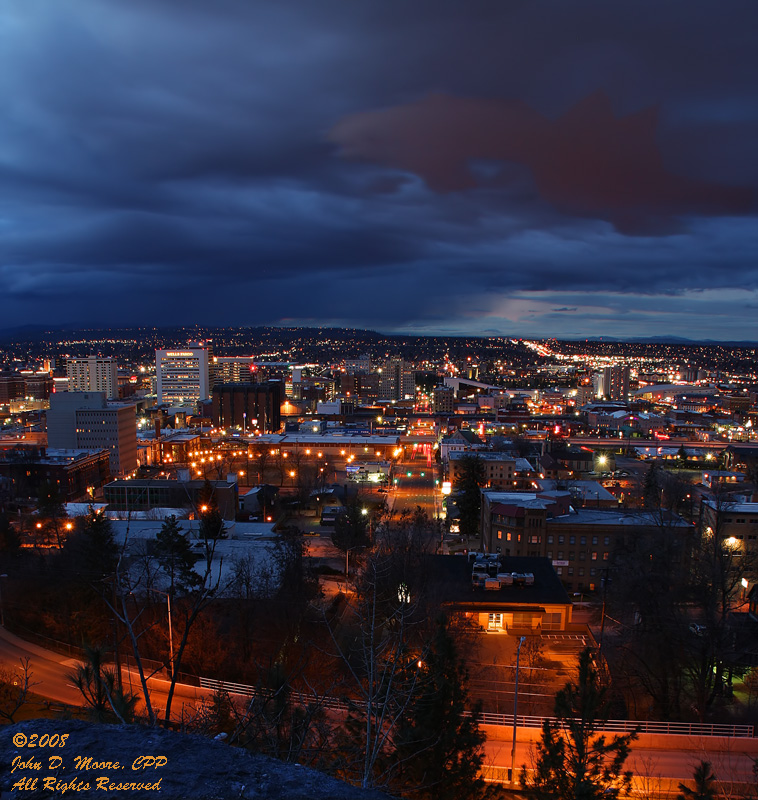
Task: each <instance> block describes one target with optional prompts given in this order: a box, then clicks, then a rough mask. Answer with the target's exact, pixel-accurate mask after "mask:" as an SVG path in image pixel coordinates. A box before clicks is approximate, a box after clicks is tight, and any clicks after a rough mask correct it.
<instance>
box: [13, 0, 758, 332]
mask: <svg viewBox="0 0 758 800" xmlns="http://www.w3.org/2000/svg"><path fill="white" fill-rule="evenodd" d="M756 41H758V3H756V2H755V0H747V1H746V2H730V1H729V0H727V1H726V2H722V3H715V2H701V3H692V2H676V1H673V0H672V2H660V0H656V1H655V2H639V0H637V1H635V2H625V1H624V0H613V2H609V1H608V0H602V1H600V0H598V2H583V1H582V0H572V2H558V1H556V2H550V3H548V2H540V1H539V0H524V1H523V2H521V1H519V0H497V2H477V1H476V0H473V1H472V2H463V0H460V1H459V2H456V3H452V2H444V0H433V1H430V2H423V1H422V0H413V1H412V2H404V1H403V2H401V0H382V1H381V2H379V0H368V1H367V2H345V1H344V0H341V1H340V2H330V1H329V0H316V1H315V2H314V0H276V1H273V0H270V1H269V0H255V1H254V2H253V0H249V1H248V0H239V2H231V1H227V0H213V2H210V1H209V0H180V2H177V0H119V1H118V2H117V1H116V0H54V1H51V0H23V2H17V0H0V119H1V120H2V122H1V124H0V286H2V289H0V328H7V327H11V326H16V325H25V324H37V323H53V324H54V323H75V324H82V325H87V324H91V325H137V324H143V325H144V324H150V325H174V324H193V323H201V324H209V325H333V324H334V325H345V326H355V327H362V328H373V329H376V330H380V331H385V332H396V331H410V332H417V333H454V334H482V335H491V334H492V335H513V336H532V337H548V336H558V337H562V336H563V337H579V336H598V335H609V336H618V337H625V338H634V337H647V336H656V335H675V336H683V337H689V338H693V339H699V338H711V339H721V340H728V339H758V326H757V325H756V322H755V320H756V309H758V226H757V225H756V210H757V202H756V201H757V198H758V192H756V189H757V188H758V46H756Z"/></svg>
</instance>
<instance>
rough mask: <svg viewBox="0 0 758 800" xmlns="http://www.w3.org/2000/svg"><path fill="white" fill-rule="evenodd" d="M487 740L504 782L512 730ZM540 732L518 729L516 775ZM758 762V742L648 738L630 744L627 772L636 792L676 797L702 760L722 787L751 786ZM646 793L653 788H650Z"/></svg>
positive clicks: (497, 731)
mask: <svg viewBox="0 0 758 800" xmlns="http://www.w3.org/2000/svg"><path fill="white" fill-rule="evenodd" d="M482 729H483V730H484V731H485V733H486V734H487V741H486V742H485V746H484V747H485V764H487V765H489V766H490V767H494V768H495V770H494V775H495V776H497V777H503V778H504V777H505V774H506V770H507V769H508V768H510V766H511V747H512V742H513V739H512V736H513V729H512V728H507V727H500V726H497V727H496V726H491V725H483V726H482ZM540 733H541V732H540V730H539V729H538V728H518V730H517V741H516V759H515V763H516V770H517V771H518V770H519V768H520V765H522V764H525V765H527V766H528V765H530V764H531V763H532V758H533V755H534V745H535V742H536V741H537V740H538V739H539V737H540ZM757 757H758V740H756V739H725V738H720V737H715V736H703V737H688V736H664V735H660V734H655V735H653V734H645V735H643V736H640V737H639V739H638V740H637V741H636V742H632V745H631V755H630V756H629V760H628V761H627V763H626V768H627V769H631V770H632V772H633V773H634V785H635V786H636V787H637V788H643V787H645V784H650V783H652V784H654V785H655V786H656V788H660V789H662V790H664V791H672V790H673V791H676V790H677V784H678V782H679V781H683V780H686V779H691V778H692V773H693V770H694V768H695V767H696V766H697V764H698V763H699V762H700V761H701V760H707V761H710V762H711V765H712V767H713V771H714V773H715V775H716V778H717V779H719V780H720V781H722V782H733V783H751V784H752V783H753V782H754V778H753V763H754V759H755V758H757ZM648 788H650V787H649V786H648Z"/></svg>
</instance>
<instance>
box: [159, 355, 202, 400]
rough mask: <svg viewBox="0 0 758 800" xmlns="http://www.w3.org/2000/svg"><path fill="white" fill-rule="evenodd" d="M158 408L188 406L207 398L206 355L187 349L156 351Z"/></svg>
mask: <svg viewBox="0 0 758 800" xmlns="http://www.w3.org/2000/svg"><path fill="white" fill-rule="evenodd" d="M155 371H156V375H157V378H158V387H157V389H158V404H159V405H161V404H163V403H167V404H169V405H175V406H190V405H194V404H195V403H197V402H199V401H200V400H207V399H208V398H209V397H210V380H209V374H208V351H207V350H206V349H205V348H204V347H195V346H190V347H188V348H186V349H184V350H179V349H177V350H156V351H155Z"/></svg>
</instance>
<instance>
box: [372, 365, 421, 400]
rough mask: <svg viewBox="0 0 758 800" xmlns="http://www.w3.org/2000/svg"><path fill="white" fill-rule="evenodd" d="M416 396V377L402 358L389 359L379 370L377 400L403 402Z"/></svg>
mask: <svg viewBox="0 0 758 800" xmlns="http://www.w3.org/2000/svg"><path fill="white" fill-rule="evenodd" d="M415 394H416V376H415V373H414V371H413V368H412V366H411V365H410V364H407V363H406V362H405V361H404V360H403V359H402V358H390V359H388V360H387V361H385V362H384V363H383V364H382V366H381V369H380V370H379V399H381V400H405V398H406V397H410V398H413V397H415Z"/></svg>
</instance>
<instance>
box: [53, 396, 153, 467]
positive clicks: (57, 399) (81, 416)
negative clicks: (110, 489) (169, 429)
mask: <svg viewBox="0 0 758 800" xmlns="http://www.w3.org/2000/svg"><path fill="white" fill-rule="evenodd" d="M47 443H48V447H49V448H51V449H57V450H88V451H98V450H107V451H108V456H109V459H110V472H111V474H112V475H125V474H128V473H130V472H133V471H134V470H135V469H136V468H137V415H136V413H135V407H134V406H133V405H122V404H118V405H116V404H109V403H108V402H107V400H106V397H105V393H104V392H64V393H62V394H53V395H51V397H50V409H49V411H48V412H47Z"/></svg>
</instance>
